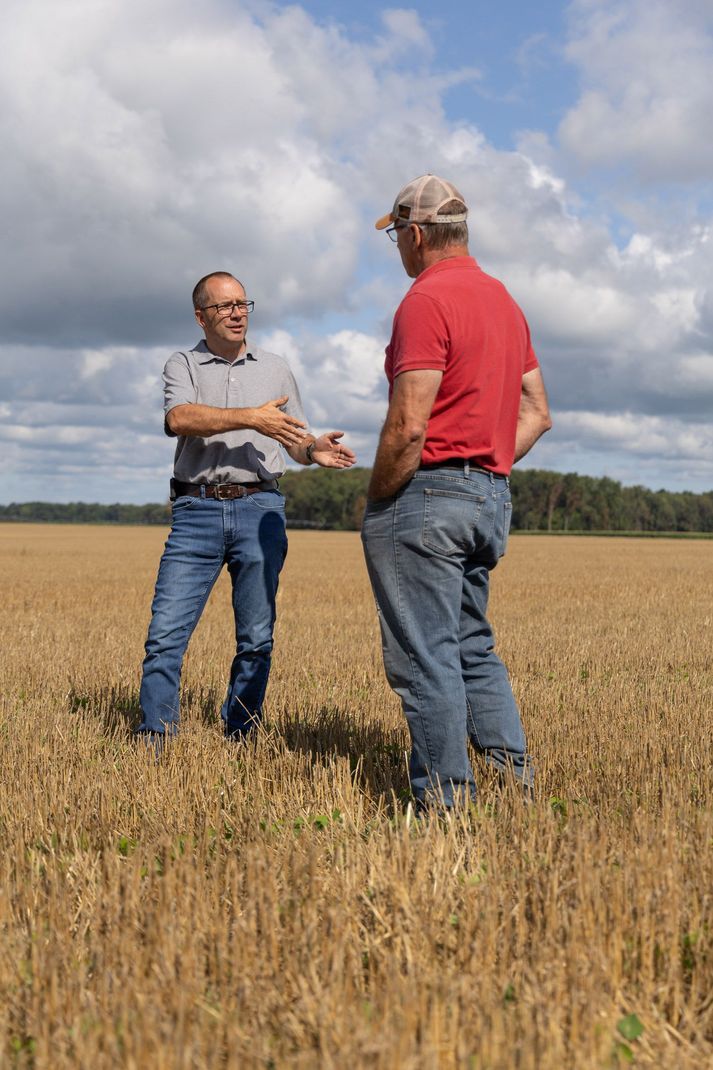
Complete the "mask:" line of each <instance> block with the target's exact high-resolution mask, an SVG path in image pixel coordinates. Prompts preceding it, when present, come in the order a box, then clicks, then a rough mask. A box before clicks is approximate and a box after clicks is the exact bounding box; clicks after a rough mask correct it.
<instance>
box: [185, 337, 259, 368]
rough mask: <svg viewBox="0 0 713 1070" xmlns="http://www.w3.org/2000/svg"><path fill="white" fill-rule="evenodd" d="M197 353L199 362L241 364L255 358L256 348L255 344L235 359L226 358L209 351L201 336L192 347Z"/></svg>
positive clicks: (256, 355) (256, 356)
mask: <svg viewBox="0 0 713 1070" xmlns="http://www.w3.org/2000/svg"><path fill="white" fill-rule="evenodd" d="M192 351H193V352H194V353H196V354H197V355H198V363H199V364H213V363H217V364H242V363H243V361H245V360H255V361H256V360H257V358H258V352H259V351H258V348H257V346H249V347H248V348H247V349H246V350H245V352H244V353H243V355H242V357H238V358H237V359H236V360H232V361H231V360H226V358H225V357H219V356H218V354H217V353H211V351H210V349H208V346H207V345H206V341H205V338H201V340H200V342H199V343H198V344H197V345H195V346H194V347H193V350H192Z"/></svg>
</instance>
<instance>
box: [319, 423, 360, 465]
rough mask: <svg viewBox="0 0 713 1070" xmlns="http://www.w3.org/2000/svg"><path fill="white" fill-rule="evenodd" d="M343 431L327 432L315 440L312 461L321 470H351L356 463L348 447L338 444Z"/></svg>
mask: <svg viewBox="0 0 713 1070" xmlns="http://www.w3.org/2000/svg"><path fill="white" fill-rule="evenodd" d="M343 435H344V432H343V431H328V432H327V433H326V434H325V435H320V436H319V438H318V439H316V440H315V443H314V448H313V450H312V460H313V461H315V462H316V463H317V464H320V465H321V466H322V468H351V466H352V465H353V464H354V462H355V461H356V454H355V453H353V452H352V451H351V450H350V449H349V447H348V446H342V445H340V444H339V439H340V438H342V436H343Z"/></svg>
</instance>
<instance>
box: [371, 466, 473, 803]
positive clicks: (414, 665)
mask: <svg viewBox="0 0 713 1070" xmlns="http://www.w3.org/2000/svg"><path fill="white" fill-rule="evenodd" d="M481 505H482V499H480V498H478V497H476V496H474V494H473V493H472V492H471V489H470V487H469V486H468V484H467V483H466V481H465V480H463V479H460V480H458V479H454V478H448V477H446V478H445V479H444V478H438V477H436V476H434V475H432V474H429V475H428V476H426V475H425V473H417V475H416V476H415V477H414V478H413V479H412V480H411V482H410V483H409V484H408V485H407V486H406V487H405V488H404V489H403V490H402V491H401V492H400V493H399V494H398V495H397V497H396V498H394V499H390V500H388V501H386V502H377V503H374V504H371V505H370V506H369V507H368V508H367V512H366V516H365V518H364V527H363V532H362V537H363V541H364V550H365V555H366V562H367V568H368V570H369V575H370V578H371V582H372V586H373V589H374V594H375V597H376V602H377V607H378V610H379V620H380V624H381V633H382V642H383V653H384V667H385V670H386V675H387V678H388V680H389V683H390V684H391V686H392V687H393V688H394V690H395V691H396V693H397V694H398V695H399V696H400V698H401V701H402V704H403V709H404V714H405V716H406V719H407V721H408V725H409V731H410V734H411V742H412V753H411V762H410V769H409V772H410V778H411V786H412V790H413V793H414V795H415V797H416V799H417V800H418V801H419V802H421V803H428V802H433V801H438V800H442V802H443V803H444V804H445V805H446V806H453V805H454V804H455V803H456V802H457V801H458V800H463V799H464V798H468V797H474V795H475V784H474V780H473V772H472V769H471V767H470V762H469V760H468V753H467V748H466V738H467V732H466V696H465V688H464V685H463V678H462V674H461V660H460V649H459V636H458V632H459V619H460V606H461V592H462V584H463V562H464V558H465V553H464V549H465V548H466V547H467V548H469V549H472V542H473V534H472V533H473V530H474V527H475V521H476V519H477V514H478V513H479V511H480V508H481Z"/></svg>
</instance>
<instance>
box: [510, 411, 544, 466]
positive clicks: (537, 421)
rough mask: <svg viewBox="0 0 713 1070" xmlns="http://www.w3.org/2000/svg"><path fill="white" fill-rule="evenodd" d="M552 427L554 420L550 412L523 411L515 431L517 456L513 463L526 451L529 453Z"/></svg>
mask: <svg viewBox="0 0 713 1070" xmlns="http://www.w3.org/2000/svg"><path fill="white" fill-rule="evenodd" d="M551 427H552V420H551V419H550V416H549V413H547V414H546V415H545V414H544V413H541V412H537V411H529V410H528V411H525V412H521V413H520V416H519V417H518V421H517V431H516V433H515V458H514V462H513V463H515V464H516V463H517V462H518V461H519V460H521V458H523V457H524V456H525V454H526V453H529V452H530V450H531V449H532V447H533V446H534V445H535V443H536V442H537V440H538V439H539V438H541V437H542V435H544V433H545V431H549V429H550V428H551Z"/></svg>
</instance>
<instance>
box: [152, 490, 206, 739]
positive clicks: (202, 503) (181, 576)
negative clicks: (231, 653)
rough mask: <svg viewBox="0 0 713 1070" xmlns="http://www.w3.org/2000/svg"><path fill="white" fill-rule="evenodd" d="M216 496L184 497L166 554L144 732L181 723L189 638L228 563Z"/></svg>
mask: <svg viewBox="0 0 713 1070" xmlns="http://www.w3.org/2000/svg"><path fill="white" fill-rule="evenodd" d="M216 505H218V506H219V505H220V503H219V502H213V501H210V500H205V499H201V498H179V499H177V501H176V502H175V503H174V506H173V523H172V527H171V532H170V534H169V536H168V541H167V542H166V547H165V549H164V552H163V557H162V558H161V564H160V566H159V570H158V579H157V580H156V591H155V594H154V599H153V605H152V607H151V612H152V616H151V624H150V625H149V634H148V638H147V640H146V657H145V658H144V664H143V678H142V681H141V694H140V702H141V710H142V712H143V720H142V723H141V725H140V727H139V732H154V733H157V734H163V732H164V731H166V732H168V733H169V734H171V735H172V734H174V733H175V732H176V730H177V728H178V718H179V710H178V690H179V684H180V679H181V665H182V663H183V655H184V654H185V651H186V647H187V646H188V641H189V639H190V637H191V635H192V634H193V630H194V628H195V626H196V624H197V623H198V619H199V617H200V615H201V613H202V611H203V607H204V606H205V603H206V601H207V599H208V595H209V594H210V592H211V590H212V588H213V584H214V583H215V581H216V579H217V577H218V574H219V573H220V570H221V568H222V566H223V551H224V547H223V532H222V522H220V513H219V512H218V511H217V510H216V508H215V506H216Z"/></svg>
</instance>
